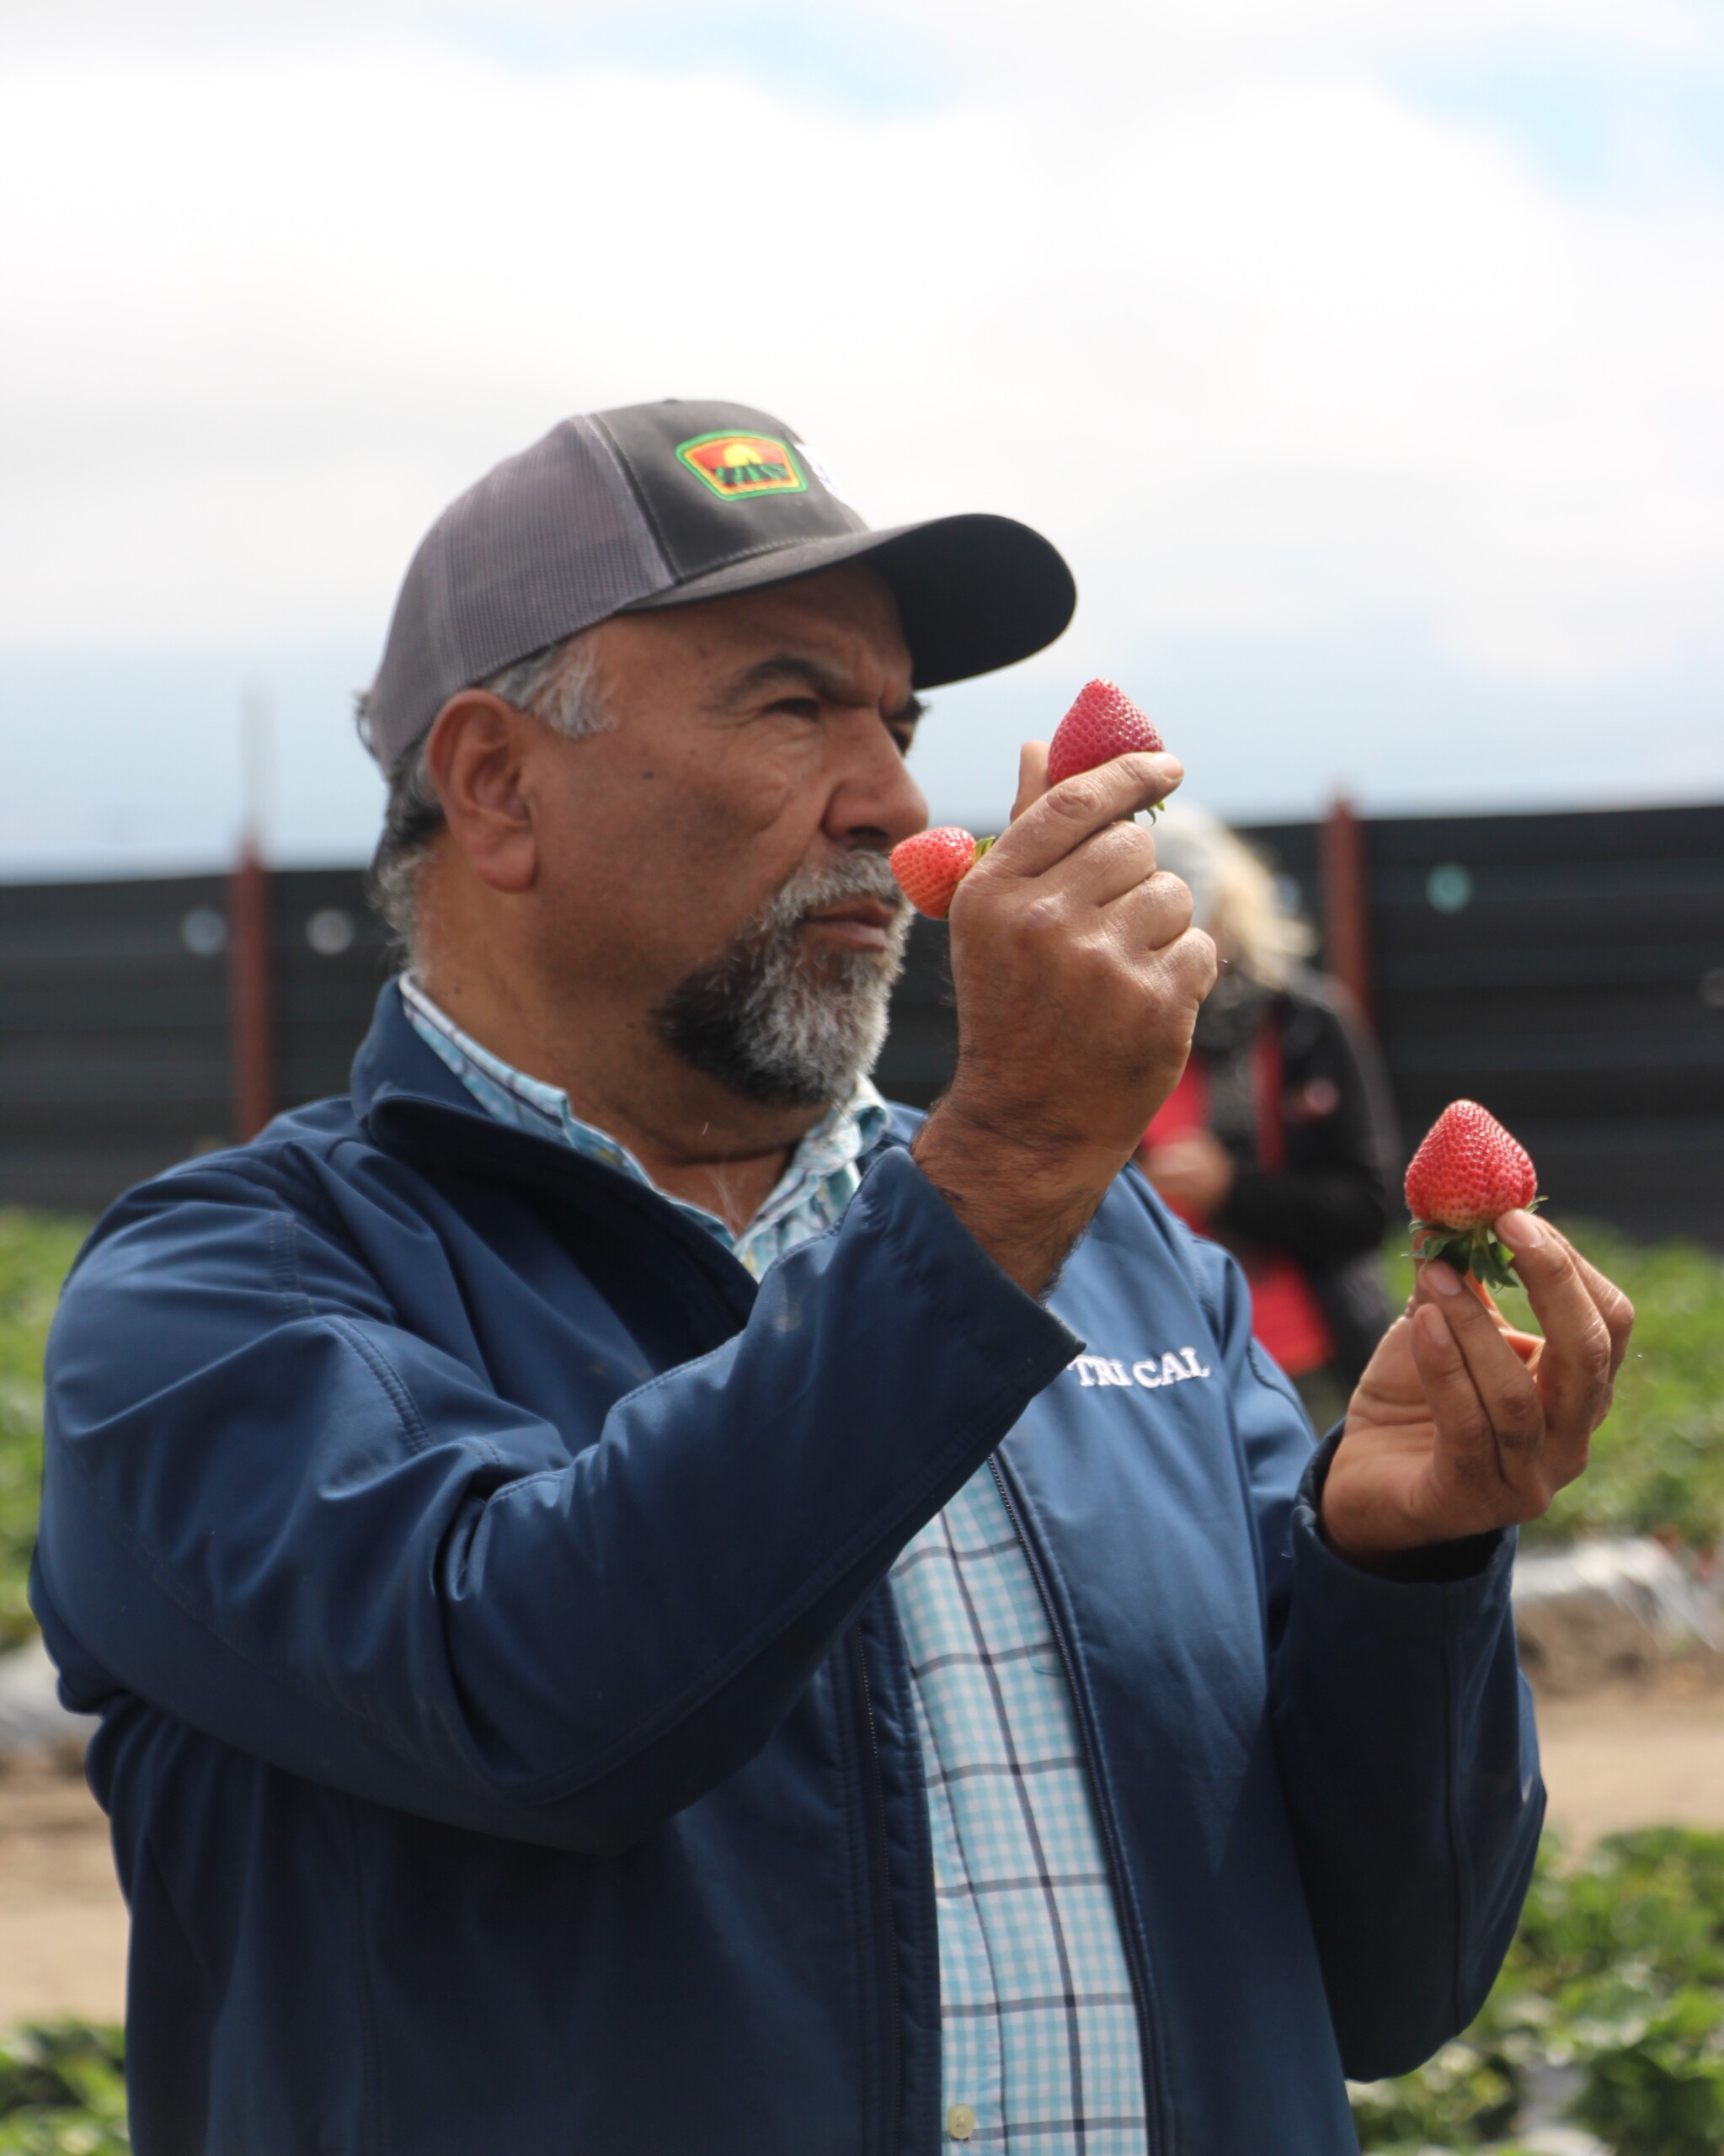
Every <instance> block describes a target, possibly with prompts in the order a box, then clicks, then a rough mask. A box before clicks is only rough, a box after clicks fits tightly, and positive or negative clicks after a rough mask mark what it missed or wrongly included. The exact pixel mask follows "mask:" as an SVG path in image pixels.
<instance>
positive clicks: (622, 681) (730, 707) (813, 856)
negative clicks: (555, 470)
mask: <svg viewBox="0 0 1724 2156" xmlns="http://www.w3.org/2000/svg"><path fill="white" fill-rule="evenodd" d="M594 643H595V666H596V681H595V690H596V695H597V700H598V702H599V704H600V707H601V708H602V709H603V711H604V712H605V713H606V716H607V717H608V718H609V719H610V720H611V728H610V730H608V731H606V732H603V733H600V734H594V735H590V736H588V737H586V738H584V739H580V740H577V741H563V740H562V739H553V741H552V743H551V744H547V747H548V748H549V751H550V753H549V754H548V755H547V757H546V758H545V759H544V760H543V762H542V767H541V768H536V773H535V777H534V794H535V798H534V801H533V811H534V822H535V827H536V832H537V834H538V839H539V851H538V860H539V869H538V876H537V878H536V886H535V888H536V890H537V892H538V893H539V894H540V896H541V898H542V900H544V901H547V903H544V904H542V905H541V906H540V908H539V909H538V917H539V922H540V933H541V935H542V937H544V938H545V940H546V942H547V944H548V945H549V946H550V948H548V949H547V952H546V953H545V955H546V956H547V958H550V959H552V963H553V964H554V965H555V969H556V972H557V975H558V977H559V978H563V979H568V980H569V982H570V983H571V985H572V986H574V985H575V984H578V983H580V982H582V981H589V982H593V983H595V985H597V984H599V983H600V982H602V983H603V985H605V987H606V989H607V990H609V991H610V993H611V997H612V998H613V999H614V997H615V995H616V993H617V992H618V991H619V990H621V991H622V992H623V994H624V995H625V997H627V998H629V1000H632V999H633V998H636V997H638V1000H639V1001H640V1002H641V1003H642V1005H643V1006H644V1007H643V1020H642V1022H643V1023H647V1024H650V1025H651V1026H652V1027H654V1029H655V1030H656V1031H657V1033H659V1038H661V1039H663V1040H664V1041H665V1042H667V1043H669V1044H670V1046H671V1047H672V1048H673V1049H675V1051H676V1052H677V1054H679V1055H680V1056H681V1058H682V1059H684V1060H685V1061H686V1062H688V1063H690V1064H691V1065H693V1066H694V1067H695V1068H697V1069H698V1070H704V1071H706V1072H707V1073H708V1074H709V1075H712V1076H714V1077H717V1078H719V1079H720V1080H722V1081H723V1082H724V1083H725V1084H726V1085H727V1086H730V1087H731V1088H733V1089H734V1090H735V1091H739V1092H740V1093H743V1094H745V1095H746V1096H747V1097H750V1098H753V1099H755V1100H759V1101H763V1102H777V1103H783V1104H787V1105H788V1104H795V1105H813V1104H814V1103H815V1102H820V1101H825V1100H830V1099H833V1098H835V1097H840V1096H841V1095H842V1094H843V1093H845V1092H846V1091H848V1089H849V1086H850V1084H851V1081H852V1080H853V1079H854V1077H855V1075H857V1072H858V1071H860V1070H865V1069H867V1067H868V1066H869V1065H871V1064H872V1062H873V1058H874V1055H875V1054H876V1053H877V1052H878V1047H879V1043H880V1040H881V1038H883V1032H884V1025H885V1009H886V998H887V992H888V990H889V988H890V985H891V983H892V981H893V979H894V978H895V975H896V974H897V971H898V968H899V963H900V959H901V954H902V949H903V944H904V939H905V935H906V934H907V932H908V927H909V920H908V913H907V909H906V907H905V903H904V900H903V899H902V897H901V895H900V894H899V891H898V889H897V886H896V884H895V883H894V881H893V878H892V875H891V872H890V870H889V867H888V866H887V862H886V859H885V857H886V855H887V853H888V852H889V850H890V849H891V847H892V846H895V845H896V844H897V842H898V841H899V839H901V838H905V837H907V836H908V835H910V833H911V832H912V831H915V830H921V827H922V825H924V824H925V823H926V819H927V807H926V802H925V801H924V800H923V798H922V796H921V791H920V789H919V788H918V787H916V785H915V782H914V781H913V780H912V779H911V778H910V775H909V772H908V771H906V769H905V763H904V757H905V751H906V750H908V748H909V746H910V738H911V735H912V734H913V731H914V728H915V712H916V707H915V700H914V699H913V697H912V696H911V694H910V654H909V651H908V649H907V648H906V647H905V642H904V638H903V634H902V632H901V631H900V629H899V624H898V616H897V609H896V606H895V605H894V601H893V599H892V596H891V594H890V593H889V590H887V588H886V586H885V585H884V584H883V583H882V582H881V580H880V579H878V577H877V576H876V575H874V574H873V572H872V571H870V570H867V569H865V568H842V569H836V570H832V571H828V572H826V573H825V574H821V575H819V576H815V577H809V578H805V579H801V580H799V581H798V582H797V583H794V584H785V585H781V586H778V587H776V588H773V589H769V590H765V591H761V592H752V593H747V594H744V595H740V596H739V597H737V598H734V599H728V600H716V601H712V602H708V603H707V604H704V605H701V606H688V607H682V608H677V609H674V610H670V611H665V612H662V613H652V614H644V615H631V616H619V617H618V618H616V620H613V621H611V622H606V623H605V624H604V625H603V627H601V628H600V629H598V630H597V631H595V632H594ZM536 764H537V760H536Z"/></svg>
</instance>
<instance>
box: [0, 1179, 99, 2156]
mask: <svg viewBox="0 0 1724 2156" xmlns="http://www.w3.org/2000/svg"><path fill="white" fill-rule="evenodd" d="M84 1234H85V1229H84V1225H83V1223H82V1222H81V1221H77V1220H62V1219H56V1218H54V1217H53V1216H52V1215H51V1214H40V1213H13V1212H6V1211H0V1652H3V1650H4V1649H6V1648H7V1647H9V1646H20V1645H21V1644H22V1643H23V1642H24V1641H25V1640H27V1639H28V1638H29V1636H30V1634H31V1632H32V1631H33V1630H34V1629H35V1625H34V1621H33V1620H32V1619H31V1616H30V1613H29V1606H28V1604H26V1603H25V1601H24V1577H25V1574H26V1573H27V1572H28V1571H29V1559H30V1546H31V1545H32V1544H33V1543H34V1541H35V1533H36V1501H37V1496H38V1493H39V1492H40V1488H41V1481H42V1348H43V1344H44V1343H45V1341H46V1339H47V1337H48V1324H49V1321H50V1320H51V1318H52V1316H53V1315H54V1305H55V1303H56V1299H58V1296H59V1294H60V1283H61V1281H62V1280H63V1279H64V1278H66V1274H67V1269H68V1267H70V1266H71V1263H72V1259H73V1258H74V1257H76V1256H77V1247H78V1245H79V1244H80V1243H81V1242H82V1241H83V1237H84ZM8 2145H9V2144H8V2143H6V2142H5V2141H4V2140H3V2139H0V2152H3V2151H4V2150H5V2149H6V2148H7V2147H8Z"/></svg>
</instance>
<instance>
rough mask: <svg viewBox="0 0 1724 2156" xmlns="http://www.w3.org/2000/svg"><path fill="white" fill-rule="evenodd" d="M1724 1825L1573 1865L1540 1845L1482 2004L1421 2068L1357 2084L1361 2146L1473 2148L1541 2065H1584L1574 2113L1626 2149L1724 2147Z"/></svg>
mask: <svg viewBox="0 0 1724 2156" xmlns="http://www.w3.org/2000/svg"><path fill="white" fill-rule="evenodd" d="M1540 2065H1546V2066H1551V2067H1568V2068H1575V2069H1577V2073H1578V2078H1579V2086H1578V2091H1577V2095H1576V2096H1575V2098H1574V2100H1573V2101H1572V2104H1571V2105H1570V2106H1569V2112H1568V2116H1569V2120H1570V2121H1571V2122H1572V2124H1574V2125H1577V2126H1581V2127H1585V2128H1587V2129H1588V2131H1589V2132H1593V2133H1595V2134H1597V2135H1598V2136H1599V2138H1600V2139H1601V2140H1603V2141H1604V2142H1605V2143H1607V2144H1609V2146H1610V2147H1612V2148H1615V2149H1616V2150H1617V2152H1618V2156H1717V2152H1718V2150H1719V2149H1720V2148H1721V2147H1724V1834H1709V1833H1692V1832H1689V1831H1688V1830H1685V1829H1683V1828H1674V1827H1657V1828H1645V1829H1642V1830H1641V1831H1640V1832H1638V1833H1631V1834H1614V1835H1611V1836H1610V1837H1609V1838H1608V1839H1607V1840H1605V1841H1603V1842H1601V1843H1600V1844H1599V1846H1598V1848H1597V1849H1595V1850H1594V1851H1593V1854H1592V1855H1591V1856H1590V1857H1589V1858H1588V1860H1586V1861H1585V1862H1583V1863H1581V1864H1578V1865H1568V1864H1565V1863H1564V1862H1563V1860H1562V1858H1561V1851H1560V1850H1559V1849H1557V1848H1556V1846H1555V1844H1553V1843H1552V1842H1551V1840H1550V1839H1549V1838H1547V1839H1546V1844H1545V1849H1543V1850H1542V1851H1541V1852H1540V1859H1539V1867H1538V1870H1537V1872H1536V1874H1535V1877H1534V1881H1533V1886H1532V1890H1531V1892H1530V1893H1529V1895H1528V1897H1527V1904H1526V1909H1525V1912H1524V1914H1523V1916H1522V1919H1521V1924H1520V1929H1519V1932H1518V1934H1517V1935H1516V1937H1515V1941H1514V1944H1513V1947H1511V1948H1510V1950H1509V1953H1508V1960H1507V1961H1506V1962H1505V1963H1504V1965H1503V1968H1502V1975H1501V1976H1500V1977H1498V1978H1497V1984H1496V1987H1495V1988H1494V1989H1493V1990H1492V1993H1491V1996H1490V1999H1488V2000H1487V2001H1486V2005H1485V2009H1484V2011H1483V2012H1482V2013H1481V2015H1479V2017H1478V2020H1476V2022H1475V2023H1474V2024H1473V2025H1472V2027H1471V2028H1470V2029H1469V2030H1468V2031H1466V2032H1465V2036H1463V2037H1462V2038H1461V2039H1460V2041H1457V2042H1455V2043H1452V2044H1449V2045H1447V2046H1445V2047H1444V2049H1443V2050H1442V2051H1441V2052H1438V2055H1437V2057H1435V2058H1434V2059H1433V2060H1432V2061H1431V2062H1430V2063H1428V2065H1426V2066H1424V2067H1422V2068H1420V2069H1419V2071H1418V2072H1417V2073H1409V2074H1405V2075H1403V2076H1402V2077H1401V2079H1399V2080H1396V2081H1386V2082H1372V2083H1370V2084H1367V2085H1366V2086H1364V2087H1363V2088H1359V2089H1355V2090H1354V2091H1353V2115H1354V2117H1355V2120H1356V2121H1357V2122H1358V2127H1359V2138H1360V2143H1361V2145H1362V2147H1364V2148H1367V2149H1401V2150H1412V2149H1418V2148H1444V2149H1452V2150H1457V2151H1462V2150H1470V2149H1475V2148H1480V2147H1481V2146H1482V2145H1483V2144H1485V2143H1487V2142H1491V2141H1492V2139H1493V2137H1495V2136H1497V2135H1498V2134H1501V2133H1503V2132H1507V2131H1508V2129H1509V2127H1511V2126H1512V2125H1513V2121H1514V2118H1515V2115H1516V2113H1517V2111H1519V2108H1520V2106H1521V2105H1522V2103H1523V2102H1524V2100H1525V2096H1526V2094H1527V2090H1528V2088H1529V2083H1530V2079H1531V2075H1532V2072H1533V2069H1534V2068H1535V2067H1538V2066H1540Z"/></svg>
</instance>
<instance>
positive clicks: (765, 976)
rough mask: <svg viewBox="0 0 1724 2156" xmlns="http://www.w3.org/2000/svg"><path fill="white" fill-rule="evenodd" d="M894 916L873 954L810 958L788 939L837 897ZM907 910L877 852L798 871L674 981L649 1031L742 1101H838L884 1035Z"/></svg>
mask: <svg viewBox="0 0 1724 2156" xmlns="http://www.w3.org/2000/svg"><path fill="white" fill-rule="evenodd" d="M857 898H870V899H881V900H883V902H884V903H885V904H887V905H891V906H894V907H895V908H896V909H897V911H896V913H895V915H894V919H893V922H892V926H891V927H890V928H889V930H888V931H887V937H888V943H887V948H886V949H885V950H884V951H883V952H878V951H846V950H842V949H834V950H830V951H825V952H823V953H821V954H820V955H819V957H818V958H811V957H809V954H808V953H806V952H804V951H803V949H802V948H801V947H800V946H799V944H798V936H799V934H800V931H801V930H802V928H803V925H804V923H805V922H807V921H809V919H810V918H811V917H812V916H813V915H815V914H817V913H824V912H825V910H827V909H828V908H829V907H830V906H834V905H841V904H842V903H843V901H844V900H845V899H857ZM909 936H910V908H909V907H908V906H907V905H905V901H904V894H903V893H902V892H901V891H900V890H899V888H898V885H897V883H896V881H895V880H894V877H893V874H892V871H891V869H890V867H889V866H888V865H887V862H886V859H885V857H884V855H883V854H878V853H858V854H852V855H851V856H850V857H849V858H848V859H846V860H845V861H841V862H835V863H834V864H833V866H832V867H829V868H823V869H819V870H799V871H798V873H796V874H795V875H793V876H792V877H791V878H788V880H787V882H785V883H782V884H781V885H780V886H779V888H778V889H777V891H776V892H775V893H774V894H773V895H772V897H771V899H768V900H767V902H766V905H764V906H762V907H761V910H760V911H759V912H758V913H757V914H755V916H754V918H753V919H752V920H751V921H745V923H744V925H743V926H742V927H741V928H740V929H739V931H737V933H736V934H735V936H734V937H732V938H731V940H730V942H729V944H728V945H727V946H726V947H725V948H724V949H723V951H721V952H720V953H719V954H718V957H717V958H713V959H711V960H709V961H708V962H707V964H705V965H703V966H699V967H697V969H695V971H694V972H693V973H691V974H689V975H688V976H687V978H686V979H684V980H681V981H679V982H678V983H677V985H676V986H675V988H673V989H672V990H670V994H669V995H666V996H665V997H664V998H663V999H662V1000H661V1001H659V1005H658V1006H657V1007H656V1009H655V1010H654V1012H653V1022H654V1025H655V1026H656V1027H657V1028H658V1033H659V1038H660V1039H661V1040H663V1041H664V1042H665V1043H666V1044H667V1045H668V1046H669V1047H670V1048H671V1049H675V1052H676V1054H678V1055H680V1056H681V1058H682V1059H683V1060H684V1062H685V1063H687V1064H690V1065H692V1066H693V1068H694V1069H695V1070H702V1071H705V1072H706V1074H707V1075H708V1076H709V1077H713V1078H717V1079H718V1080H719V1081H720V1082H721V1083H722V1084H723V1085H726V1086H729V1088H730V1089H731V1091H733V1092H736V1093H740V1094H741V1095H742V1096H743V1097H744V1098H745V1099H747V1100H750V1101H758V1102H761V1103H762V1104H763V1105H764V1106H766V1107H819V1106H820V1105H823V1104H825V1103H827V1102H835V1101H841V1100H846V1099H847V1098H848V1097H849V1096H850V1093H851V1090H852V1088H853V1087H854V1086H855V1084H856V1081H857V1079H858V1078H860V1077H862V1076H863V1075H865V1074H866V1073H867V1071H870V1070H873V1067H874V1060H875V1058H876V1057H877V1056H878V1054H879V1053H880V1049H881V1046H882V1044H883V1042H884V1040H885V1038H886V1017H887V1006H888V1003H889V1000H890V997H891V993H892V984H893V982H894V981H895V980H896V979H897V978H898V976H899V974H900V973H901V972H902V971H903V969H904V947H905V942H907V941H908V939H909Z"/></svg>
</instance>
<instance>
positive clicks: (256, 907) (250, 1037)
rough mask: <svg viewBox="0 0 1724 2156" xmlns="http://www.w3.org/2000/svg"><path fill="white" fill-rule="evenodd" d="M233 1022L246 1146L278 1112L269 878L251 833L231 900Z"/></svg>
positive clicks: (239, 1135)
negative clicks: (271, 1007)
mask: <svg viewBox="0 0 1724 2156" xmlns="http://www.w3.org/2000/svg"><path fill="white" fill-rule="evenodd" d="M227 968H228V972H227V984H228V985H227V995H228V1024H229V1028H230V1032H231V1034H232V1044H233V1134H234V1136H235V1138H236V1139H238V1141H239V1143H240V1144H241V1145H246V1144H248V1142H249V1141H250V1140H251V1139H254V1138H255V1137H256V1136H257V1134H258V1133H259V1131H260V1130H261V1129H263V1127H264V1124H265V1123H267V1122H268V1121H269V1120H270V1117H271V1116H272V1115H273V1114H274V1113H275V1054H274V1048H273V1043H272V1041H271V1037H270V878H269V874H268V872H267V871H266V870H265V868H264V862H263V857H262V855H261V854H260V853H259V851H258V846H257V841H256V840H255V839H254V838H253V837H251V836H250V835H247V836H246V837H245V838H244V839H243V840H242V841H240V848H239V860H238V863H237V865H236V867H235V868H234V871H233V876H232V883H231V884H230V887H229V892H228V900H227Z"/></svg>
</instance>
